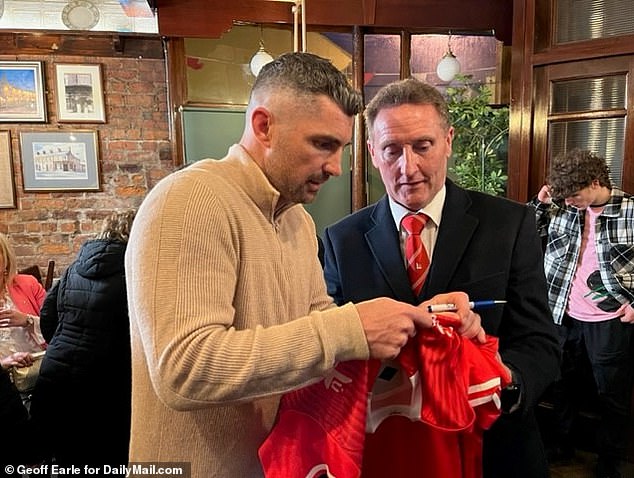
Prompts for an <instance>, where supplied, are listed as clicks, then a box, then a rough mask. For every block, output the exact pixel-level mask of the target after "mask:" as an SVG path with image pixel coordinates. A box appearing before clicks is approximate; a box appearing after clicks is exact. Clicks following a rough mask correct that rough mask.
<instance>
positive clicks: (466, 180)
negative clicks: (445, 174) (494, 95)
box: [446, 75, 509, 195]
mask: <svg viewBox="0 0 634 478" xmlns="http://www.w3.org/2000/svg"><path fill="white" fill-rule="evenodd" d="M456 79H457V80H458V82H459V84H458V85H456V86H449V87H448V88H447V90H446V97H447V104H448V106H449V115H450V119H451V122H452V124H453V127H454V129H455V132H454V138H453V154H452V161H451V163H450V166H449V174H450V177H451V178H452V179H454V180H455V181H456V182H457V183H458V184H459V185H460V186H462V187H464V188H467V189H475V190H478V191H482V192H485V193H488V194H493V195H503V194H504V193H505V192H506V181H507V179H508V176H507V174H506V147H507V143H508V131H509V128H508V125H509V109H508V107H506V106H501V107H498V106H492V105H491V90H490V89H489V87H488V86H487V85H486V84H482V83H471V82H470V81H471V75H459V76H457V77H456Z"/></svg>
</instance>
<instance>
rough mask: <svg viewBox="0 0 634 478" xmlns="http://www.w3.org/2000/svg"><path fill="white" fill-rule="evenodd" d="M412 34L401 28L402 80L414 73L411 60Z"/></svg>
mask: <svg viewBox="0 0 634 478" xmlns="http://www.w3.org/2000/svg"><path fill="white" fill-rule="evenodd" d="M411 40H412V35H411V33H410V32H408V31H407V30H401V71H400V75H401V76H400V77H401V80H403V79H405V78H409V77H410V76H411V74H412V71H411V65H410V61H411V58H412V42H411Z"/></svg>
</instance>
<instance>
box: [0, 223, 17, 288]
mask: <svg viewBox="0 0 634 478" xmlns="http://www.w3.org/2000/svg"><path fill="white" fill-rule="evenodd" d="M0 257H2V262H3V263H4V270H3V271H2V273H3V274H6V280H5V284H10V283H11V281H13V278H14V277H15V275H16V274H17V273H18V261H17V259H16V257H15V251H14V250H13V247H11V244H9V239H8V238H7V236H5V235H4V234H0Z"/></svg>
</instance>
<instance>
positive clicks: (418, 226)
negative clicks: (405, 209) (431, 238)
mask: <svg viewBox="0 0 634 478" xmlns="http://www.w3.org/2000/svg"><path fill="white" fill-rule="evenodd" d="M427 219H429V217H427V216H426V215H425V214H423V213H422V212H419V213H417V214H408V215H407V216H405V217H404V218H403V220H402V221H401V225H402V226H403V229H405V231H407V233H408V234H420V233H421V231H422V230H423V229H424V228H425V224H426V223H427Z"/></svg>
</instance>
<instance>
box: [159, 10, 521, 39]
mask: <svg viewBox="0 0 634 478" xmlns="http://www.w3.org/2000/svg"><path fill="white" fill-rule="evenodd" d="M156 6H157V15H158V24H159V32H160V34H161V35H163V36H169V37H173V36H180V37H189V38H192V37H204V38H219V37H220V36H221V35H222V34H223V33H224V32H226V31H227V30H228V29H229V28H231V24H232V23H233V22H234V21H238V20H240V21H247V22H254V23H286V24H292V14H291V8H290V7H291V5H290V4H289V3H284V2H273V1H263V0H240V1H238V2H227V1H226V0H156ZM512 17H513V7H512V4H511V2H510V1H509V0H489V1H487V2H475V1H473V0H343V1H342V0H310V1H309V2H308V5H307V8H306V22H307V24H308V25H313V26H314V25H324V26H353V25H359V26H362V27H370V26H376V27H388V28H397V29H410V28H420V29H427V28H438V27H439V26H442V29H443V30H444V31H447V30H449V29H451V30H453V31H458V30H461V29H465V30H471V31H494V32H495V35H496V37H497V38H498V39H499V40H501V41H503V42H504V43H505V44H510V43H511V37H512V22H511V19H512Z"/></svg>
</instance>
